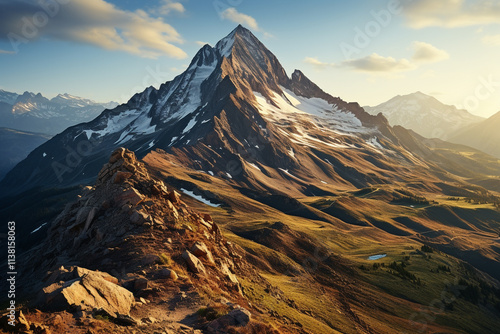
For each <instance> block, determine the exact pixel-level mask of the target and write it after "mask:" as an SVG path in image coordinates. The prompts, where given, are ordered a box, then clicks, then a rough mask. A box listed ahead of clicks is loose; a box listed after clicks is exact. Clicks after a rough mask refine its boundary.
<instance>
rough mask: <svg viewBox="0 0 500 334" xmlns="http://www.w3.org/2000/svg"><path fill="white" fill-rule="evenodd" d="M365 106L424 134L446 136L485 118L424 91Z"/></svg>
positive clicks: (371, 112) (430, 136)
mask: <svg viewBox="0 0 500 334" xmlns="http://www.w3.org/2000/svg"><path fill="white" fill-rule="evenodd" d="M365 110H366V111H367V112H369V113H370V114H372V115H376V114H378V113H382V114H383V115H384V116H385V117H386V118H387V119H388V120H389V123H390V124H391V125H393V126H394V125H400V126H403V127H405V128H408V129H411V130H413V131H415V132H417V133H418V134H420V135H422V136H424V137H428V138H440V139H445V140H446V139H447V137H448V135H449V134H451V133H452V132H454V131H456V130H458V129H459V128H462V127H465V126H467V125H470V124H473V123H477V122H479V121H481V120H482V119H483V118H481V117H479V116H475V115H472V114H471V113H469V112H468V111H467V110H464V109H457V107H455V106H453V105H446V104H444V103H442V102H440V101H439V100H438V99H436V98H435V97H433V96H430V95H427V94H424V93H422V92H415V93H411V94H407V95H398V96H396V97H393V98H392V99H390V100H389V101H387V102H384V103H382V104H379V105H378V106H375V107H365Z"/></svg>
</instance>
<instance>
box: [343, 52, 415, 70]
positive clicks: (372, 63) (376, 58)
mask: <svg viewBox="0 0 500 334" xmlns="http://www.w3.org/2000/svg"><path fill="white" fill-rule="evenodd" d="M342 65H343V66H345V67H350V68H353V69H355V70H357V71H361V72H375V73H376V72H378V73H391V72H404V71H411V70H414V69H415V68H416V66H415V64H412V63H411V62H410V61H409V60H407V59H404V58H403V59H400V60H397V59H395V58H393V57H383V56H380V55H378V54H376V53H373V54H371V55H369V56H366V57H362V58H358V59H352V60H346V61H344V62H343V63H342Z"/></svg>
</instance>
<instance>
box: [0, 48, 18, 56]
mask: <svg viewBox="0 0 500 334" xmlns="http://www.w3.org/2000/svg"><path fill="white" fill-rule="evenodd" d="M0 54H8V55H12V54H15V52H14V51H8V50H2V49H0Z"/></svg>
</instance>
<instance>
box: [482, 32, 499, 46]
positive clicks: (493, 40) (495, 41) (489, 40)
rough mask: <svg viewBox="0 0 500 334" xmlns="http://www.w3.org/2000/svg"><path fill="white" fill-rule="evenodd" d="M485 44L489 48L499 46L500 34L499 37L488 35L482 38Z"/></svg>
mask: <svg viewBox="0 0 500 334" xmlns="http://www.w3.org/2000/svg"><path fill="white" fill-rule="evenodd" d="M481 42H483V44H486V45H489V46H499V45H500V34H499V35H486V36H483V37H482V38H481Z"/></svg>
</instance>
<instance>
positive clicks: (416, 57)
mask: <svg viewBox="0 0 500 334" xmlns="http://www.w3.org/2000/svg"><path fill="white" fill-rule="evenodd" d="M413 49H414V50H415V53H414V54H413V57H412V59H413V61H414V62H416V63H436V62H439V61H441V60H445V59H448V58H450V55H449V54H448V52H446V51H444V50H440V49H438V48H436V47H435V46H433V45H431V44H429V43H425V42H418V41H417V42H413Z"/></svg>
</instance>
